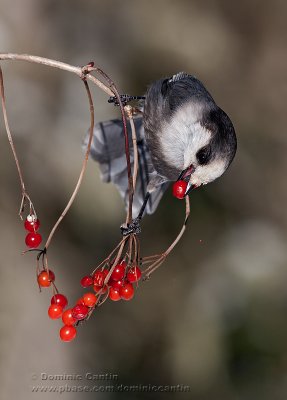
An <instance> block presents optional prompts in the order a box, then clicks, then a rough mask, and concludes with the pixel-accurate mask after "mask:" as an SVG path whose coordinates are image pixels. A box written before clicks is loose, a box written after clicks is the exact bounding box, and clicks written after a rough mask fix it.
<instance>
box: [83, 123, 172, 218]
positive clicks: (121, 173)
mask: <svg viewBox="0 0 287 400" xmlns="http://www.w3.org/2000/svg"><path fill="white" fill-rule="evenodd" d="M134 122H135V128H136V134H137V145H138V161H139V168H138V179H137V184H136V190H135V194H134V202H133V217H136V216H137V215H138V213H139V210H140V208H141V206H142V204H143V201H144V198H145V195H146V193H147V187H148V184H149V182H150V181H151V180H152V179H154V178H155V177H156V175H157V174H156V171H155V169H154V167H153V165H152V162H151V156H150V152H149V150H148V148H147V145H146V140H145V136H144V129H143V119H142V117H136V118H135V119H134ZM128 133H129V144H130V146H129V148H130V157H131V165H132V168H133V165H134V151H133V145H132V140H131V130H130V127H129V124H128ZM88 140H89V135H88V134H87V135H86V137H85V139H84V143H83V147H84V148H85V149H86V147H87V144H88ZM90 155H91V157H92V158H93V159H94V160H95V161H97V162H98V163H99V167H100V173H101V179H102V180H103V182H107V183H108V182H112V183H114V184H115V185H116V187H117V189H118V190H119V192H120V195H121V197H122V198H123V199H124V201H125V204H126V206H127V201H128V179H127V166H126V157H125V141H124V132H123V126H122V121H121V120H119V119H115V120H112V121H106V122H100V123H98V124H96V125H95V127H94V135H93V141H92V145H91V153H90ZM167 187H168V183H163V184H162V185H159V186H158V187H157V189H156V190H154V191H153V193H152V195H151V196H150V198H149V201H148V203H147V207H146V212H147V213H148V214H152V213H153V212H154V211H155V210H156V208H157V206H158V204H159V202H160V199H161V197H162V195H163V193H164V192H165V190H166V188H167Z"/></svg>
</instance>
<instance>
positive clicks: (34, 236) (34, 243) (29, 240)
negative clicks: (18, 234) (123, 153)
mask: <svg viewBox="0 0 287 400" xmlns="http://www.w3.org/2000/svg"><path fill="white" fill-rule="evenodd" d="M41 242H42V236H41V235H40V233H35V232H30V233H28V234H27V236H26V238H25V243H26V245H27V246H28V247H30V248H32V249H35V248H36V247H38V246H39V244H40V243H41Z"/></svg>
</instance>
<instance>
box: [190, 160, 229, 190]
mask: <svg viewBox="0 0 287 400" xmlns="http://www.w3.org/2000/svg"><path fill="white" fill-rule="evenodd" d="M225 170H226V161H225V160H223V159H215V160H213V161H211V162H210V163H209V164H207V165H198V166H197V167H196V168H195V171H194V172H193V174H191V177H190V182H191V183H192V184H193V185H195V186H200V185H206V184H207V183H209V182H212V181H214V180H215V179H216V178H219V177H220V176H221V175H222V174H223V173H224V171H225Z"/></svg>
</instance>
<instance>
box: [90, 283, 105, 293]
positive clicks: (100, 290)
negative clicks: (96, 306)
mask: <svg viewBox="0 0 287 400" xmlns="http://www.w3.org/2000/svg"><path fill="white" fill-rule="evenodd" d="M93 288H94V291H95V292H96V293H98V292H101V294H103V293H106V291H107V290H108V286H107V285H106V286H98V285H94V286H93Z"/></svg>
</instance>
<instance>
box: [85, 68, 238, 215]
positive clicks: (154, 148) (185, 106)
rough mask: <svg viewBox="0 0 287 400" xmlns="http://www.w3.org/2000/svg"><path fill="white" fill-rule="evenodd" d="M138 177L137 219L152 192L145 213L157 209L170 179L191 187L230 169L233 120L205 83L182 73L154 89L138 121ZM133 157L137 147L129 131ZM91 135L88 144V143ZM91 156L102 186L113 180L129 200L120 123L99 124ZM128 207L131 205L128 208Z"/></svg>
mask: <svg viewBox="0 0 287 400" xmlns="http://www.w3.org/2000/svg"><path fill="white" fill-rule="evenodd" d="M135 125H136V132H137V141H138V156H139V178H138V181H137V186H136V191H135V196H134V205H133V217H136V216H137V214H138V212H139V210H140V208H141V205H142V204H143V202H144V199H145V198H146V194H147V193H150V197H149V201H148V203H147V206H146V212H147V213H149V214H151V213H153V212H154V211H155V209H156V207H157V206H158V204H159V201H160V199H161V197H162V195H163V193H164V191H165V190H166V188H167V186H168V184H169V182H170V181H176V180H177V179H178V178H179V177H181V179H184V180H186V181H188V190H187V192H186V193H188V191H189V190H190V188H191V187H198V186H200V185H202V184H207V183H209V182H212V181H213V180H214V179H216V178H218V177H219V176H220V175H222V174H223V173H224V172H225V170H226V169H227V168H228V166H229V165H230V163H231V161H232V160H233V158H234V155H235V152H236V135H235V131H234V128H233V125H232V122H231V121H230V119H229V117H228V116H227V114H225V112H224V111H223V110H221V108H219V107H218V106H217V105H216V103H215V101H214V100H213V98H212V97H211V95H210V94H209V92H208V91H207V90H206V89H205V87H204V86H203V84H202V83H201V82H200V81H199V80H198V79H196V78H195V77H193V76H191V75H188V74H186V73H185V72H180V73H178V74H175V75H173V76H172V77H171V78H165V79H160V80H158V81H156V82H154V83H152V84H151V85H150V87H149V88H148V90H147V93H146V98H145V102H144V114H143V118H142V117H137V118H136V119H135ZM129 138H130V153H131V162H132V166H133V146H132V141H131V132H130V128H129ZM87 141H88V137H86V139H85V143H84V146H86V145H87ZM91 156H92V157H93V158H94V159H95V160H96V161H98V163H99V165H100V171H101V177H102V179H103V181H104V182H113V183H114V184H115V185H116V186H117V188H118V190H119V192H120V194H121V196H122V197H123V199H124V200H125V202H126V203H127V198H128V192H127V191H128V180H127V172H126V159H125V149H124V135H123V128H122V123H121V121H120V120H113V121H109V122H104V123H100V124H97V125H95V128H94V138H93V143H92V148H91ZM126 205H127V204H126Z"/></svg>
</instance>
